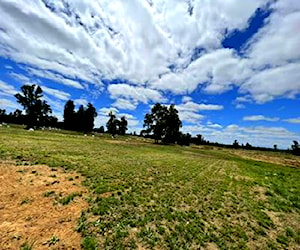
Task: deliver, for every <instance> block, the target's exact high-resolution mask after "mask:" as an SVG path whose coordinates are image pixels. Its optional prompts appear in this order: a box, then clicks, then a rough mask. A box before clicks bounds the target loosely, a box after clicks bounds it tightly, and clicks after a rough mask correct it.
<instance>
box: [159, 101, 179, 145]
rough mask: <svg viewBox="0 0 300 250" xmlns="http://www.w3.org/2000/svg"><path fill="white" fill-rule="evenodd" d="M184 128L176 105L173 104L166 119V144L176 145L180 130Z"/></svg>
mask: <svg viewBox="0 0 300 250" xmlns="http://www.w3.org/2000/svg"><path fill="white" fill-rule="evenodd" d="M181 127H182V122H181V121H180V119H179V116H178V111H177V109H176V108H175V106H174V104H171V105H170V107H169V109H168V113H167V117H166V130H165V133H166V134H165V137H164V139H163V141H164V142H168V143H175V142H176V141H177V139H178V136H179V129H180V128H181Z"/></svg>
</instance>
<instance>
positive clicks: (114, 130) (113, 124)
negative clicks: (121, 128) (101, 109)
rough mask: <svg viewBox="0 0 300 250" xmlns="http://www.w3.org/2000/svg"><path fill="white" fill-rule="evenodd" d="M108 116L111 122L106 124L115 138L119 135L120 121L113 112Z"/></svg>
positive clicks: (108, 130)
mask: <svg viewBox="0 0 300 250" xmlns="http://www.w3.org/2000/svg"><path fill="white" fill-rule="evenodd" d="M108 116H109V120H108V121H107V123H106V128H107V132H108V133H110V134H111V135H112V136H113V137H114V136H115V135H116V134H117V133H118V124H119V120H118V119H117V117H116V115H115V114H114V113H113V112H109V114H108Z"/></svg>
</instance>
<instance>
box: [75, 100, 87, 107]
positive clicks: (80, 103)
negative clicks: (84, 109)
mask: <svg viewBox="0 0 300 250" xmlns="http://www.w3.org/2000/svg"><path fill="white" fill-rule="evenodd" d="M74 104H75V105H83V106H86V105H87V104H88V101H87V100H85V99H75V100H74Z"/></svg>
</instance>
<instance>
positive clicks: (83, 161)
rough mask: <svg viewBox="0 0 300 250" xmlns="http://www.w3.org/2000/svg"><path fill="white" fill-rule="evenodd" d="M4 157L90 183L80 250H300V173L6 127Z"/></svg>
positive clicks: (187, 151) (0, 140)
mask: <svg viewBox="0 0 300 250" xmlns="http://www.w3.org/2000/svg"><path fill="white" fill-rule="evenodd" d="M259 153H260V152H259ZM261 154H264V153H263V152H261ZM274 155H276V153H274ZM278 157H283V156H282V155H280V153H278ZM0 158H1V159H15V160H17V161H19V162H26V163H28V164H34V163H39V164H47V165H49V166H50V167H52V168H54V169H55V168H57V167H62V168H64V169H65V170H66V171H68V170H69V169H70V170H75V171H77V172H79V173H81V174H82V175H83V176H85V181H84V185H86V186H87V187H88V188H89V189H90V191H91V195H90V198H89V209H88V210H87V211H85V212H83V214H82V216H81V218H80V219H79V221H78V226H77V231H78V232H80V233H81V234H82V236H83V241H82V247H83V248H84V249H95V248H96V247H98V248H99V249H137V248H138V247H144V248H148V249H154V248H159V249H198V248H201V247H203V246H205V245H206V244H208V243H210V242H214V244H216V245H217V246H218V247H219V248H220V249H248V248H250V249H256V248H265V249H268V248H270V249H283V248H287V247H291V248H293V247H294V248H295V246H297V247H299V243H300V242H299V241H300V240H299V239H300V182H299V180H300V169H297V168H291V167H285V166H279V165H274V164H271V163H264V162H258V161H253V160H246V159H242V158H240V157H238V156H234V155H233V154H230V152H229V151H228V150H213V148H210V147H206V148H203V149H199V148H192V147H179V146H161V145H154V144H152V143H149V142H147V141H144V140H142V139H140V138H131V137H124V138H123V137H120V138H118V139H117V140H113V139H110V138H109V136H105V135H104V136H101V137H99V136H96V137H94V138H92V137H90V136H87V137H84V136H83V135H81V134H77V133H68V132H66V131H62V132H54V131H34V132H27V131H25V130H22V129H19V128H13V127H11V128H0ZM107 194H108V195H107ZM65 198H66V197H65ZM73 198H74V197H73ZM73 198H72V197H71V196H70V197H69V198H66V200H68V201H69V202H70V201H71V200H72V199H73Z"/></svg>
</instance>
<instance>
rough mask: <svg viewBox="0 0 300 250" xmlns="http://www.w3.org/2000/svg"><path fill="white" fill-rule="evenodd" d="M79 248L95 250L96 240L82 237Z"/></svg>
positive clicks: (91, 237) (90, 237)
mask: <svg viewBox="0 0 300 250" xmlns="http://www.w3.org/2000/svg"><path fill="white" fill-rule="evenodd" d="M81 247H82V249H84V250H96V249H98V248H97V240H96V238H94V237H93V236H87V237H84V238H83V240H82V243H81Z"/></svg>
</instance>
